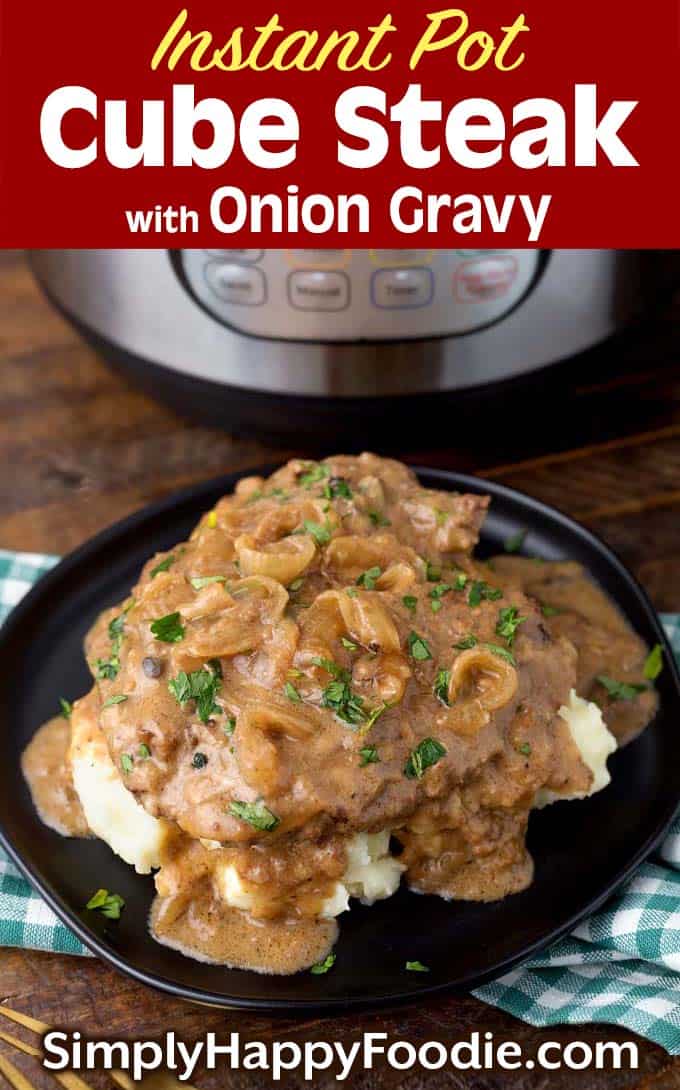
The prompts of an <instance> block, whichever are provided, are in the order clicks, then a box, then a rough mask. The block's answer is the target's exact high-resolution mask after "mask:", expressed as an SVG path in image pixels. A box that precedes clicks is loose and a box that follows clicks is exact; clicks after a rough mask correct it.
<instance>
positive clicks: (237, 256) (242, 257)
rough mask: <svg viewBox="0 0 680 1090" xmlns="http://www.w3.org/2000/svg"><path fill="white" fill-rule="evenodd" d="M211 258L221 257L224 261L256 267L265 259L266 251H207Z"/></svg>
mask: <svg viewBox="0 0 680 1090" xmlns="http://www.w3.org/2000/svg"><path fill="white" fill-rule="evenodd" d="M205 253H206V254H208V255H209V256H210V257H221V258H222V260H223V261H233V262H235V263H236V264H237V265H254V264H255V262H256V261H261V260H262V258H263V257H264V250H206V251H205Z"/></svg>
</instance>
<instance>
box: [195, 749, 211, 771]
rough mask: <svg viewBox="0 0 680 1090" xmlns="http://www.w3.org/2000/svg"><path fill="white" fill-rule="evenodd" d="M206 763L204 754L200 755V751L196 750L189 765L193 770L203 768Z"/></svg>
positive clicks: (206, 759)
mask: <svg viewBox="0 0 680 1090" xmlns="http://www.w3.org/2000/svg"><path fill="white" fill-rule="evenodd" d="M207 763H208V758H207V757H206V755H205V753H201V752H200V750H197V751H196V753H194V755H193V757H192V759H191V764H192V766H193V768H205V766H206V765H207Z"/></svg>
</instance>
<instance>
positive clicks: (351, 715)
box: [321, 671, 366, 726]
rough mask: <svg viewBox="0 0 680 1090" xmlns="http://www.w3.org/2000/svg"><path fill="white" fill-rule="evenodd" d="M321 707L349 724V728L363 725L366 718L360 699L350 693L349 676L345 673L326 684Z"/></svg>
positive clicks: (362, 702)
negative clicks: (328, 709)
mask: <svg viewBox="0 0 680 1090" xmlns="http://www.w3.org/2000/svg"><path fill="white" fill-rule="evenodd" d="M321 705H322V707H324V708H330V709H331V711H332V712H334V714H335V715H337V717H338V719H342V721H343V722H344V723H349V724H350V725H351V726H356V725H358V724H359V723H363V722H364V720H365V718H366V716H365V714H364V701H363V699H362V697H360V696H358V695H357V694H356V693H353V692H352V687H351V685H350V683H349V674H348V673H347V672H346V671H343V672H342V676H340V677H336V678H334V679H333V681H330V682H329V683H328V685H327V686H326V688H325V689H324V691H323V695H322V697H321Z"/></svg>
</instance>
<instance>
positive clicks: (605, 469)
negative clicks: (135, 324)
mask: <svg viewBox="0 0 680 1090" xmlns="http://www.w3.org/2000/svg"><path fill="white" fill-rule="evenodd" d="M530 389H531V392H530V393H527V392H526V391H525V392H524V393H523V394H522V395H521V396H518V397H515V398H504V399H503V403H502V404H494V403H489V404H488V405H485V406H484V407H480V408H479V409H478V410H476V411H474V412H473V413H472V414H471V415H472V419H470V418H469V415H470V414H467V415H468V419H467V420H464V421H460V422H458V421H456V420H455V416H454V418H453V419H452V426H451V431H450V435H449V437H448V439H447V446H446V447H445V448H444V449H436V450H429V451H427V450H413V449H410V447H409V437H408V435H404V436H402V437H400V445H399V450H398V453H399V454H400V456H401V457H403V458H404V459H405V460H407V461H411V462H414V463H419V462H420V463H427V464H430V465H439V466H446V467H449V468H453V469H463V470H478V471H479V472H480V473H482V474H485V475H486V476H489V477H492V478H493V479H495V480H499V481H502V482H503V483H506V484H508V485H512V486H513V487H516V488H520V489H522V490H524V491H526V492H528V493H530V494H531V495H533V496H537V497H539V498H540V499H543V500H546V501H547V502H549V503H552V504H554V505H555V506H557V507H559V508H561V509H562V510H564V511H566V512H568V513H569V514H571V515H574V516H575V517H576V518H578V519H580V520H581V521H583V522H584V523H586V524H587V525H588V526H590V527H591V528H592V529H594V530H595V531H596V532H597V533H599V534H601V535H602V536H603V537H604V538H605V539H606V540H607V541H608V542H609V543H610V544H611V545H612V546H613V547H614V548H615V549H616V550H617V551H618V552H619V553H620V555H621V556H622V557H623V559H624V560H625V561H626V562H627V563H628V565H629V566H630V567H631V568H632V570H633V571H634V572H635V573H636V574H637V576H638V577H639V578H640V579H641V581H642V582H643V584H644V585H645V586H646V588H647V590H648V591H649V592H650V594H651V596H652V598H653V600H654V602H655V604H656V605H657V607H658V608H660V609H665V610H673V609H675V610H680V560H679V555H678V554H679V544H680V300H676V301H675V303H674V305H672V306H670V307H669V308H668V309H667V310H666V311H665V312H664V314H663V315H662V316H660V317H657V318H656V320H655V321H654V322H649V323H646V324H641V325H640V326H639V327H637V328H635V329H633V330H632V331H630V332H628V333H627V334H626V335H625V336H624V337H622V338H619V339H618V340H617V342H616V343H615V344H614V345H613V346H610V348H609V349H608V350H607V351H606V352H602V353H600V354H599V355H598V356H597V357H596V358H593V357H591V358H588V359H587V360H585V361H581V362H579V363H577V364H575V366H574V370H573V373H572V374H569V375H568V378H567V379H566V381H565V380H564V379H563V378H562V379H561V380H560V384H557V385H556V384H554V383H553V382H551V381H550V379H546V380H545V381H542V382H541V383H540V384H537V385H536V386H535V387H532V388H530ZM0 421H1V427H0V452H1V463H0V464H1V465H2V470H3V471H2V473H0V546H2V547H5V548H12V549H28V550H31V549H34V550H39V551H47V552H53V553H64V552H66V551H68V550H69V549H71V548H73V547H74V546H75V545H77V544H78V543H79V542H81V541H83V540H84V539H86V538H87V537H89V536H90V535H91V534H93V533H95V532H96V531H97V530H100V529H101V528H102V527H104V526H106V525H107V524H109V523H111V522H114V521H116V520H117V519H119V518H121V517H123V516H124V515H126V514H128V513H129V512H131V511H133V510H135V509H137V508H138V507H140V506H142V505H143V504H145V503H147V502H149V501H150V500H153V499H156V498H158V497H159V496H161V495H163V494H165V493H167V492H169V491H172V490H174V489H176V488H178V487H181V486H183V485H186V484H188V483H191V482H192V481H196V480H199V479H201V478H205V477H210V476H214V475H216V474H218V473H221V472H227V471H231V470H234V469H238V468H240V467H245V466H248V465H254V464H257V463H259V462H265V461H268V460H272V459H283V458H285V457H287V456H289V455H290V454H292V453H297V452H293V451H283V450H280V449H279V450H272V448H271V447H268V446H266V445H265V444H263V443H260V442H258V441H256V440H252V441H244V440H235V439H232V438H230V437H229V436H228V435H226V434H223V433H220V432H217V431H214V430H210V429H207V428H204V427H202V426H201V425H200V424H196V423H191V422H187V421H184V420H182V419H180V418H179V417H178V416H176V415H175V414H174V413H172V412H170V411H169V410H167V409H165V408H163V407H161V406H160V405H159V404H157V403H155V402H154V401H152V400H150V399H149V398H148V397H147V396H145V395H143V394H141V393H139V392H137V391H136V390H134V389H133V388H131V387H130V386H129V385H128V384H127V383H126V382H125V381H124V380H123V379H121V378H120V377H118V376H117V375H115V374H113V373H112V372H110V371H109V370H108V369H107V368H106V367H105V365H104V364H103V363H102V362H101V361H100V359H99V358H98V357H97V356H96V355H95V354H94V352H93V351H92V350H91V349H89V348H88V347H86V346H85V345H84V344H83V343H82V342H81V341H80V339H79V338H78V337H77V335H76V334H75V333H74V332H73V331H72V330H71V328H70V327H69V326H68V325H67V324H66V323H65V322H64V321H63V320H62V319H61V318H60V317H59V316H57V314H55V312H54V311H53V310H52V309H51V307H50V306H49V305H48V304H47V303H46V302H45V301H44V300H43V298H42V297H41V295H40V293H39V291H38V289H37V288H36V286H35V284H34V282H33V280H32V278H31V275H30V272H29V270H28V267H27V265H26V262H25V259H24V257H23V256H22V255H21V254H18V253H15V252H11V251H3V252H0ZM366 445H367V446H370V437H367V442H366ZM328 453H331V452H328ZM2 1003H6V1004H9V1005H10V1006H12V1007H14V1008H16V1009H18V1010H22V1011H25V1012H27V1013H30V1014H32V1015H33V1016H34V1017H36V1018H40V1019H42V1020H43V1021H45V1022H48V1023H50V1024H54V1025H60V1026H63V1027H67V1028H69V1029H72V1030H73V1029H79V1030H81V1031H82V1032H83V1034H85V1035H87V1036H89V1037H98V1036H105V1037H107V1038H108V1039H111V1038H115V1037H119V1036H122V1037H135V1038H139V1037H153V1036H155V1035H159V1034H162V1033H164V1032H165V1031H166V1030H168V1029H174V1030H176V1031H177V1032H178V1034H180V1035H182V1036H183V1037H184V1038H185V1039H187V1040H190V1039H192V1038H195V1037H197V1036H201V1035H203V1034H204V1033H205V1032H206V1031H207V1030H211V1029H212V1030H215V1031H217V1032H222V1033H223V1032H229V1031H231V1030H238V1031H239V1032H240V1033H241V1034H242V1035H243V1038H244V1039H259V1040H265V1041H266V1040H271V1039H274V1038H275V1039H292V1040H296V1041H303V1040H310V1039H323V1038H328V1037H329V1036H330V1037H332V1038H333V1039H337V1040H341V1041H343V1042H345V1043H347V1042H349V1041H352V1040H356V1039H357V1038H358V1035H359V1034H360V1032H363V1031H367V1030H385V1031H386V1032H387V1033H388V1034H389V1035H390V1037H391V1038H406V1039H409V1040H411V1041H412V1042H414V1043H416V1044H417V1043H418V1042H420V1041H424V1040H428V1039H433V1038H434V1039H438V1040H442V1041H451V1042H453V1041H454V1040H456V1039H457V1038H458V1037H460V1036H467V1035H469V1033H470V1032H471V1031H472V1030H474V1029H477V1030H480V1031H481V1032H485V1031H491V1032H493V1033H494V1035H495V1037H496V1038H497V1039H512V1040H517V1041H519V1042H521V1043H522V1045H523V1046H524V1047H525V1048H526V1049H527V1050H528V1051H529V1052H531V1050H532V1048H535V1047H536V1046H537V1044H538V1043H539V1042H540V1041H542V1040H547V1039H553V1040H560V1041H567V1040H571V1039H579V1040H586V1041H589V1042H594V1041H603V1040H624V1039H630V1038H631V1036H632V1035H631V1034H629V1033H627V1032H625V1031H622V1030H619V1029H611V1028H610V1027H596V1028H593V1027H572V1028H565V1029H551V1030H549V1031H542V1030H535V1029H533V1028H531V1027H530V1026H527V1025H524V1024H523V1023H521V1022H518V1021H516V1020H515V1019H513V1018H511V1017H509V1016H508V1015H505V1014H503V1013H501V1012H500V1011H497V1010H495V1009H494V1008H492V1007H488V1006H486V1005H484V1004H482V1003H480V1002H478V1001H477V1000H475V999H473V998H471V997H469V996H463V997H449V998H446V999H443V1000H442V999H440V1000H437V1001H433V1002H428V1003H424V1004H420V1005H418V1006H417V1007H410V1008H401V1009H398V1010H395V1011H392V1012H382V1013H378V1014H371V1015H365V1014H364V1015H361V1016H359V1017H357V1016H356V1015H350V1016H347V1017H336V1018H333V1020H332V1021H331V1020H324V1019H313V1020H312V1019H295V1020H292V1019H282V1018H273V1017H266V1016H253V1015H248V1014H244V1013H238V1012H234V1013H224V1012H216V1011H210V1010H206V1009H203V1008H198V1007H194V1006H190V1005H188V1004H185V1003H181V1002H177V1001H173V1000H171V999H169V998H165V997H161V996H159V995H156V994H154V993H152V992H150V991H147V990H146V989H144V988H143V987H141V986H139V985H137V984H135V983H133V982H132V981H130V980H127V979H125V978H123V977H121V976H119V975H118V974H116V973H114V972H113V971H112V970H110V969H108V968H106V967H105V966H104V965H102V964H100V963H99V962H96V961H94V960H86V959H78V958H65V957H60V956H57V955H48V954H38V953H34V952H30V951H10V950H2V951H0V1004H2ZM3 1028H6V1027H4V1026H0V1029H3ZM7 1028H8V1030H9V1027H7ZM14 1032H15V1035H16V1036H23V1037H24V1038H25V1039H26V1040H28V1039H29V1038H30V1035H29V1034H27V1033H26V1031H23V1030H21V1029H19V1030H17V1029H16V1027H15V1030H14ZM639 1048H640V1054H639V1055H640V1067H639V1070H638V1071H635V1072H631V1071H620V1072H612V1071H604V1072H593V1071H588V1072H587V1073H577V1072H569V1071H564V1070H563V1071H561V1072H551V1073H550V1074H549V1075H548V1074H547V1073H545V1072H543V1073H540V1072H538V1071H533V1072H530V1071H526V1070H523V1071H521V1072H518V1073H508V1072H481V1071H479V1072H471V1073H470V1074H467V1075H466V1074H451V1073H449V1074H434V1073H433V1074H423V1072H422V1071H420V1072H419V1073H416V1072H410V1073H408V1072H407V1073H398V1072H394V1071H390V1070H388V1069H385V1068H381V1069H379V1070H376V1071H373V1072H368V1073H366V1074H365V1075H364V1076H359V1075H357V1076H354V1077H353V1079H352V1083H351V1085H352V1086H353V1087H359V1088H360V1090H388V1088H392V1087H399V1088H400V1090H416V1088H420V1087H421V1086H428V1087H430V1088H432V1090H434V1088H436V1087H440V1086H450V1087H461V1088H463V1087H464V1088H470V1090H472V1088H475V1090H477V1088H479V1090H481V1088H484V1090H492V1088H499V1090H519V1088H524V1087H526V1088H529V1087H531V1088H532V1090H533V1088H535V1090H539V1088H543V1087H548V1086H549V1087H550V1088H551V1090H562V1088H564V1090H572V1088H576V1087H580V1088H581V1087H588V1088H593V1090H597V1088H599V1087H605V1086H606V1087H610V1088H612V1090H619V1088H620V1090H623V1088H628V1087H630V1088H633V1087H635V1088H637V1090H643V1088H645V1090H647V1088H648V1090H679V1088H680V1059H675V1060H674V1059H672V1058H670V1057H668V1056H667V1054H666V1053H665V1052H664V1051H663V1050H662V1049H660V1048H657V1047H656V1046H654V1045H651V1044H649V1043H647V1042H645V1041H642V1040H639ZM3 1052H4V1053H6V1054H7V1055H9V1054H10V1052H12V1050H11V1049H10V1048H9V1046H8V1045H6V1044H3V1043H2V1042H1V1041H0V1053H3ZM12 1057H13V1060H14V1062H15V1063H16V1064H17V1066H18V1067H20V1068H21V1069H22V1070H23V1071H24V1072H25V1073H26V1074H29V1075H30V1077H31V1079H32V1081H33V1082H34V1083H35V1084H36V1085H37V1086H41V1087H42V1086H45V1087H46V1086H48V1085H52V1086H54V1083H53V1082H51V1081H50V1080H49V1079H48V1078H47V1077H46V1076H45V1075H44V1073H40V1072H39V1069H38V1067H37V1065H36V1062H35V1061H34V1060H31V1059H30V1058H29V1057H20V1058H18V1059H17V1058H16V1054H15V1053H13V1052H12ZM88 1078H89V1076H88ZM91 1081H92V1084H93V1085H94V1084H95V1083H97V1081H98V1080H97V1078H96V1077H94V1078H92V1080H91ZM194 1081H195V1082H196V1083H197V1085H198V1086H200V1087H205V1088H206V1090H207V1088H210V1090H212V1088H217V1087H233V1088H240V1087H244V1088H245V1087H248V1088H250V1087H255V1086H258V1087H259V1086H262V1085H269V1083H268V1082H267V1080H266V1078H264V1079H263V1078H262V1077H261V1076H253V1075H248V1074H245V1073H225V1072H221V1073H216V1074H209V1073H208V1074H203V1075H201V1076H200V1077H198V1078H196V1079H195V1080H194ZM1 1084H2V1079H1V1077H0V1085H1ZM298 1084H299V1085H302V1082H301V1079H299V1078H297V1077H295V1078H293V1079H292V1080H291V1083H290V1085H298ZM314 1085H315V1086H319V1087H325V1086H331V1085H339V1084H337V1083H336V1082H335V1079H334V1076H333V1075H332V1073H330V1074H329V1075H328V1076H325V1077H323V1078H319V1079H318V1080H317V1081H316V1082H315V1084H314Z"/></svg>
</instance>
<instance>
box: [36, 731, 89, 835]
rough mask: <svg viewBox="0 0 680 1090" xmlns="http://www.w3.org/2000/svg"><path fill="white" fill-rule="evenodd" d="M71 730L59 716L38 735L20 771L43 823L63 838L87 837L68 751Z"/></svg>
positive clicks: (37, 733) (87, 831)
mask: <svg viewBox="0 0 680 1090" xmlns="http://www.w3.org/2000/svg"><path fill="white" fill-rule="evenodd" d="M70 739H71V729H70V727H69V724H68V722H67V720H66V719H64V718H63V717H62V716H56V717H55V718H54V719H50V720H49V721H48V722H47V723H45V724H44V726H42V727H41V728H40V730H38V731H36V733H35V734H34V736H33V738H32V739H31V741H30V742H29V744H28V745H27V747H26V749H25V750H24V753H23V756H22V758H21V770H22V772H23V774H24V778H25V779H26V782H27V783H28V785H29V787H30V790H31V796H32V798H33V805H34V806H35V808H36V810H37V811H38V814H39V816H40V820H41V821H43V822H44V823H45V825H49V827H50V829H54V830H55V832H57V833H60V834H61V835H62V836H83V837H84V836H88V833H89V830H88V828H87V822H86V820H85V814H84V813H83V808H82V806H81V805H80V800H79V799H78V796H77V794H76V792H75V790H74V788H73V783H72V780H71V768H70V765H69V761H68V748H69V743H70Z"/></svg>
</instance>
